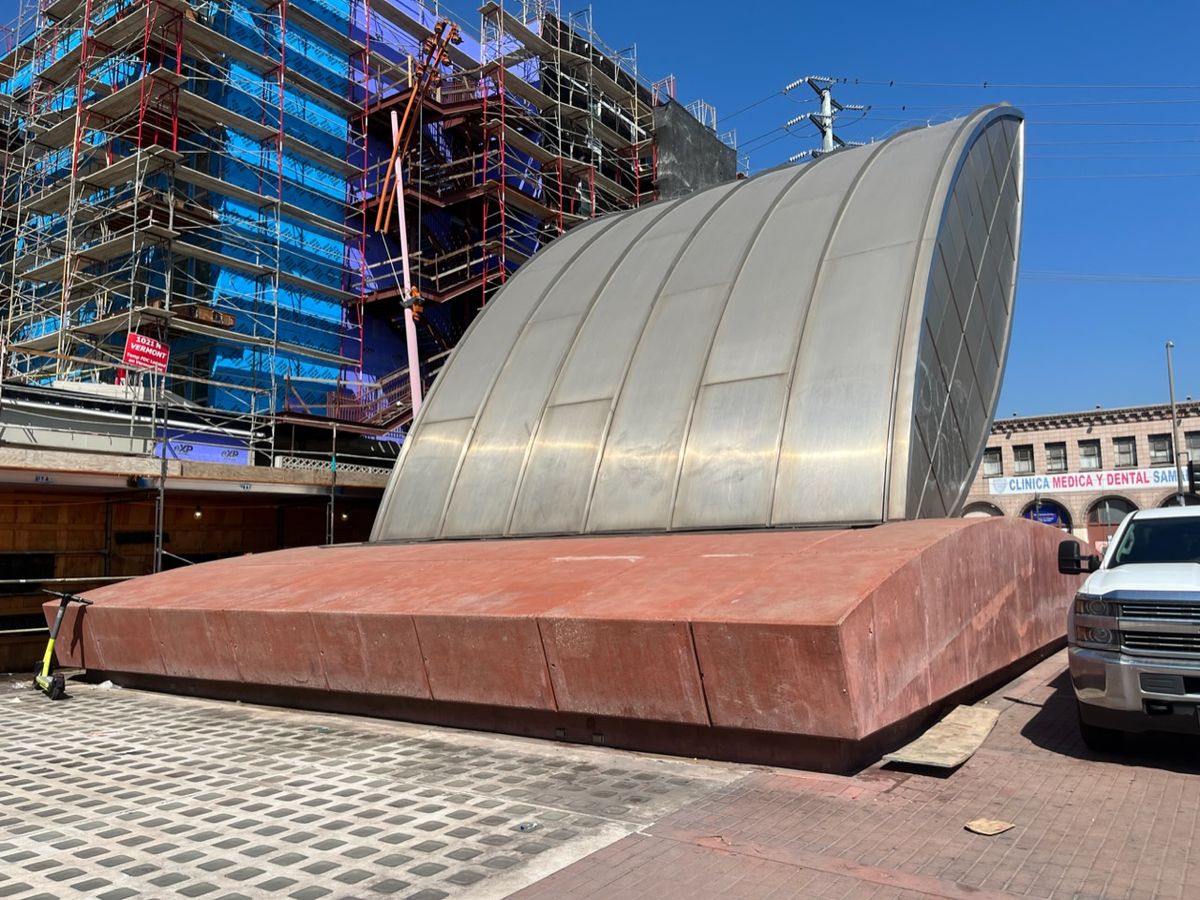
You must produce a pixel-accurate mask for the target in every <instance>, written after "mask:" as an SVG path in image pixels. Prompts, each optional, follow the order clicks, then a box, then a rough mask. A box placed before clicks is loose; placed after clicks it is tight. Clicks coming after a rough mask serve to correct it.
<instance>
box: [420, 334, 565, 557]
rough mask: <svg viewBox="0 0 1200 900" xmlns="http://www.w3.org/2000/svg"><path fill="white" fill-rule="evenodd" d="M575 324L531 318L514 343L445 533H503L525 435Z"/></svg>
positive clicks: (467, 460)
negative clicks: (538, 320)
mask: <svg viewBox="0 0 1200 900" xmlns="http://www.w3.org/2000/svg"><path fill="white" fill-rule="evenodd" d="M578 324H579V316H577V315H575V316H562V317H560V318H557V319H547V320H543V321H541V322H534V323H530V324H529V325H528V326H527V327H526V328H525V330H524V331H523V332H522V333H521V336H520V337H519V338H518V339H517V342H516V344H514V345H513V352H512V354H511V355H510V356H509V358H508V362H507V364H506V365H505V367H504V371H503V372H501V373H500V377H499V379H497V381H496V386H495V389H494V390H493V391H492V395H491V397H489V399H488V403H487V405H486V406H485V407H484V409H483V415H482V416H481V417H480V419H479V422H478V424H477V425H476V427H475V433H474V434H473V435H472V437H471V442H470V444H469V445H468V447H467V453H466V456H465V457H464V459H463V463H462V470H461V471H460V472H459V475H458V479H457V481H456V482H455V484H454V487H453V493H452V495H451V499H450V508H449V510H448V511H447V513H446V523H445V526H444V528H443V530H442V534H443V535H444V536H445V537H460V536H463V535H470V534H475V535H500V534H503V533H504V530H505V528H506V526H507V525H508V512H509V508H510V507H511V505H512V498H513V495H514V494H515V492H516V488H517V478H518V477H519V476H520V474H521V466H522V463H523V462H524V460H525V453H526V451H527V449H528V447H529V438H530V435H531V434H532V432H533V429H534V428H535V427H536V425H537V420H538V419H539V418H540V417H541V414H542V407H543V404H544V403H545V399H546V394H547V393H548V392H549V390H550V382H551V380H552V379H553V378H554V375H555V373H556V372H557V370H558V363H559V361H560V360H561V359H562V358H563V356H564V355H565V354H566V352H567V348H568V346H569V345H570V341H571V338H572V337H573V336H574V335H575V329H576V327H577V326H578Z"/></svg>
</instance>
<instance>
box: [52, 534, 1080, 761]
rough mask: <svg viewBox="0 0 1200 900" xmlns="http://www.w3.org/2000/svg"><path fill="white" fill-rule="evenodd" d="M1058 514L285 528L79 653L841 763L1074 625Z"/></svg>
mask: <svg viewBox="0 0 1200 900" xmlns="http://www.w3.org/2000/svg"><path fill="white" fill-rule="evenodd" d="M1060 537H1061V532H1059V531H1057V530H1055V529H1052V528H1049V527H1047V526H1043V525H1037V524H1034V523H1031V522H1027V521H1025V520H1020V519H1010V518H1004V519H1001V518H996V519H947V520H927V521H916V522H901V523H895V524H891V525H885V526H880V527H877V528H870V529H861V530H852V531H791V532H788V531H772V532H753V533H751V532H740V533H727V534H709V533H705V534H675V535H641V536H635V537H604V538H597V537H587V538H551V539H545V540H522V541H513V540H505V541H471V542H445V543H434V544H367V545H353V546H340V547H331V548H324V547H311V548H303V549H297V550H284V551H280V552H277V553H268V554H263V555H259V556H244V557H240V558H237V559H232V560H224V561H221V562H215V563H208V564H205V565H200V566H195V567H192V568H185V569H176V570H174V571H171V572H166V573H163V574H161V575H154V576H149V577H146V578H140V579H137V580H136V581H132V582H126V583H124V584H119V585H112V586H109V587H105V588H101V589H99V590H97V591H93V592H91V593H90V594H89V595H88V596H89V597H90V598H91V599H93V600H95V601H96V605H95V606H93V607H90V608H89V609H87V610H86V611H84V612H79V611H73V612H72V614H71V615H72V618H70V619H68V621H67V622H66V623H64V630H63V634H62V636H61V637H60V640H59V648H58V652H59V657H60V660H61V661H62V663H63V664H64V665H74V666H85V667H87V668H88V669H93V670H101V671H103V672H105V673H121V675H122V678H124V679H125V680H126V681H127V682H129V683H135V682H136V683H139V684H144V685H151V686H155V685H157V686H162V687H168V686H173V687H175V688H176V689H183V690H194V691H199V692H202V693H207V694H220V695H224V696H231V697H232V696H236V697H239V698H241V699H246V700H255V701H260V702H272V701H275V702H285V703H296V704H299V705H305V706H320V707H323V708H330V705H331V704H330V703H328V702H325V701H328V700H330V699H334V700H335V701H336V702H334V703H333V704H332V706H333V708H347V709H349V708H351V707H353V708H355V709H356V710H358V711H367V712H371V713H374V714H378V715H390V716H395V717H397V718H412V719H418V720H421V721H444V722H447V723H449V724H464V725H470V726H472V727H496V728H498V729H501V730H505V731H517V732H522V731H529V732H530V733H538V734H544V733H546V732H548V731H550V730H551V729H553V731H554V733H555V734H556V735H559V736H569V737H570V738H571V739H576V740H591V739H593V737H592V733H589V725H588V722H589V720H603V721H605V722H606V723H608V728H609V733H618V734H620V735H622V737H620V738H618V739H617V740H611V739H610V740H606V742H607V743H619V744H621V745H626V746H644V747H647V748H649V747H651V746H652V745H656V744H662V743H663V742H664V741H663V740H658V739H654V738H653V737H652V735H654V734H658V735H660V737H661V736H662V735H668V734H669V735H672V736H673V737H671V738H670V739H669V740H666V744H667V745H668V746H667V747H662V746H656V747H655V749H671V750H673V751H674V752H684V753H692V754H697V755H698V754H701V753H703V752H704V751H705V750H706V749H715V750H717V752H715V753H711V754H709V755H719V756H735V757H736V756H742V757H743V758H750V757H752V756H754V755H755V754H753V753H749V752H747V753H742V754H739V753H738V751H737V750H736V744H737V742H738V741H737V740H734V738H735V737H736V736H737V735H742V736H743V737H742V738H741V741H742V743H744V744H754V743H755V742H756V741H758V742H759V743H760V744H761V743H762V742H764V741H765V742H766V743H767V744H772V743H778V742H782V743H783V744H784V745H788V744H792V743H795V742H796V740H797V739H803V740H804V741H805V742H807V743H808V744H810V745H812V746H813V747H814V748H819V747H824V750H819V751H818V752H817V753H816V756H817V757H820V756H821V755H822V754H823V755H825V756H827V757H829V759H828V764H829V767H835V768H841V767H843V765H844V763H845V760H846V758H847V754H849V755H850V756H854V755H857V754H854V753H853V752H850V751H848V750H847V748H851V750H852V748H853V747H854V746H855V745H859V744H863V745H864V746H865V744H864V742H866V741H867V739H868V738H871V737H872V736H874V740H873V741H871V742H870V743H872V744H874V743H877V742H878V740H879V736H880V735H888V736H890V739H892V740H894V741H899V740H901V739H902V738H903V735H902V734H901V733H900V732H901V731H903V730H904V726H905V724H906V723H909V724H910V725H911V723H916V722H918V721H919V720H921V719H922V717H923V716H924V715H925V714H927V713H928V711H929V710H930V709H931V708H933V707H936V706H938V705H939V704H940V703H942V702H943V701H945V700H946V699H947V698H951V697H953V696H955V695H957V694H959V693H960V692H961V691H962V690H963V689H964V688H966V687H968V686H970V685H972V684H975V683H977V682H979V681H981V680H983V679H986V678H988V677H989V676H992V675H994V674H996V673H998V672H1000V671H1002V670H1004V669H1005V668H1006V667H1009V666H1010V665H1011V664H1012V663H1014V661H1016V660H1019V659H1022V658H1024V657H1027V656H1030V655H1031V654H1034V653H1036V652H1037V651H1039V650H1040V649H1042V648H1045V647H1047V646H1049V645H1051V644H1053V643H1054V642H1055V641H1056V640H1057V639H1060V638H1061V636H1062V633H1063V629H1064V625H1065V617H1066V606H1067V604H1068V603H1069V602H1070V599H1071V597H1072V596H1073V594H1074V591H1075V588H1076V586H1077V584H1078V581H1079V579H1078V578H1076V577H1064V576H1061V575H1059V574H1058V572H1057V569H1056V565H1055V559H1056V548H1057V543H1058V540H1059V539H1060ZM51 607H52V604H47V615H50V614H51V613H52V610H51ZM73 610H77V608H74V607H73ZM322 696H324V697H325V701H320V702H319V701H318V700H317V699H316V698H318V697H322ZM339 698H340V699H339ZM351 698H359V699H358V700H351ZM522 722H528V723H530V724H529V726H528V727H523V726H521V724H520V723H522ZM560 722H561V723H564V724H557V723H560ZM568 727H570V730H571V731H572V732H574V733H572V734H570V735H567V734H565V732H566V731H567V729H568ZM590 727H592V728H595V725H594V724H593V725H592V726H590ZM560 731H561V732H564V733H563V734H560ZM593 733H594V734H605V732H603V731H596V732H593ZM717 735H725V736H726V737H730V740H732V741H733V744H734V747H733V748H732V749H730V748H727V747H724V746H723V742H722V741H719V740H717V739H716V736H717ZM756 736H757V737H756ZM602 739H604V738H602ZM710 745H711V747H710ZM718 745H722V746H721V747H718ZM764 749H765V748H764ZM806 764H808V765H816V766H817V767H825V766H821V765H820V764H819V761H818V762H813V761H808V762H806Z"/></svg>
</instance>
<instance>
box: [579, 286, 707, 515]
mask: <svg viewBox="0 0 1200 900" xmlns="http://www.w3.org/2000/svg"><path fill="white" fill-rule="evenodd" d="M725 296H726V288H725V286H724V285H713V286H710V287H706V288H698V289H696V290H693V291H689V292H687V293H684V294H675V295H673V296H670V297H660V298H659V299H658V302H657V303H656V304H655V305H654V311H653V313H652V314H651V317H650V321H649V322H647V323H646V330H645V333H644V334H643V337H642V340H641V342H640V343H639V345H638V349H637V353H636V355H635V356H634V359H633V362H632V364H631V365H630V368H629V376H628V377H627V378H626V380H625V385H624V387H623V388H622V390H621V396H620V399H619V400H618V401H617V408H616V412H615V413H614V415H613V421H612V427H611V429H610V431H609V435H608V442H607V444H606V445H605V448H604V456H603V458H602V459H601V461H600V471H599V474H598V475H597V478H596V490H595V493H594V495H593V497H592V507H591V510H589V512H588V530H590V531H613V530H623V529H635V530H638V529H655V528H666V527H667V526H668V525H669V524H670V521H671V500H672V495H673V492H674V486H675V475H676V473H677V471H678V466H679V452H680V449H681V447H682V443H683V435H684V428H685V426H686V424H687V416H688V411H689V409H690V408H691V403H692V398H693V397H694V396H695V392H696V387H697V385H698V384H699V382H700V374H701V371H702V366H703V365H704V359H705V354H706V352H707V350H708V346H709V343H710V342H711V340H712V330H713V327H714V325H715V321H714V320H715V316H716V313H717V311H719V309H720V304H722V303H723V301H724V298H725Z"/></svg>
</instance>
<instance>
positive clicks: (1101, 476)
mask: <svg viewBox="0 0 1200 900" xmlns="http://www.w3.org/2000/svg"><path fill="white" fill-rule="evenodd" d="M1176 412H1177V414H1178V416H1179V428H1178V434H1179V444H1180V447H1179V450H1180V451H1181V452H1180V454H1179V459H1178V460H1177V459H1176V452H1175V439H1174V435H1173V429H1172V428H1171V409H1170V407H1169V406H1167V405H1165V404H1163V405H1158V406H1130V407H1124V408H1119V409H1095V410H1088V411H1084V412H1070V413H1059V414H1054V415H1047V416H1022V417H1016V416H1014V417H1012V418H1008V419H999V420H997V421H996V422H995V423H994V424H993V425H992V436H991V438H990V439H989V441H988V445H987V449H986V450H985V451H984V457H983V461H982V463H981V464H980V466H979V471H978V473H977V474H976V476H975V483H974V484H973V485H972V487H971V491H970V494H969V495H968V497H967V502H966V505H965V506H964V507H963V515H964V516H979V515H1005V516H1025V517H1026V518H1031V519H1038V520H1040V521H1042V522H1045V523H1047V524H1049V525H1057V526H1058V527H1060V528H1062V529H1063V530H1064V531H1070V532H1072V533H1073V534H1075V535H1076V536H1077V537H1080V538H1084V539H1086V540H1089V541H1091V542H1092V543H1094V544H1097V543H1098V544H1101V545H1103V544H1104V543H1105V542H1107V540H1108V539H1109V538H1110V537H1111V536H1112V533H1113V531H1114V530H1115V529H1116V526H1117V525H1118V524H1120V521H1121V519H1122V518H1123V517H1124V516H1125V514H1126V513H1128V512H1130V511H1131V510H1133V509H1144V508H1147V507H1154V506H1167V505H1170V504H1174V503H1178V502H1180V501H1181V497H1180V494H1179V491H1178V478H1177V464H1178V466H1185V465H1186V463H1187V461H1188V460H1189V459H1200V403H1198V402H1194V401H1192V400H1190V399H1189V400H1187V401H1186V402H1184V403H1180V404H1178V405H1177V407H1176ZM1182 500H1183V501H1184V502H1188V503H1195V502H1198V501H1197V500H1196V498H1194V497H1183V498H1182Z"/></svg>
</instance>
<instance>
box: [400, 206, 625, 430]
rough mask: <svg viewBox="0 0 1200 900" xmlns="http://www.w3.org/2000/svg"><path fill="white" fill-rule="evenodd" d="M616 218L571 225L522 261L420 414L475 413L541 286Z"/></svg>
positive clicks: (438, 417) (434, 417)
mask: <svg viewBox="0 0 1200 900" xmlns="http://www.w3.org/2000/svg"><path fill="white" fill-rule="evenodd" d="M617 222H622V218H621V217H617V218H614V219H612V220H601V221H600V222H598V223H597V224H594V225H590V226H585V227H583V228H580V229H579V230H577V231H572V232H570V233H569V234H566V235H564V236H563V237H562V238H561V239H560V240H557V241H555V242H554V243H552V244H551V245H550V246H549V247H547V248H546V250H545V252H543V253H539V254H537V255H536V256H535V257H534V258H533V259H531V260H530V261H529V262H528V263H526V264H525V266H524V268H522V269H521V274H520V281H518V280H517V278H513V279H512V280H510V281H509V282H508V284H507V285H506V286H505V288H504V290H502V291H501V292H500V293H499V294H498V295H497V296H496V297H495V298H494V299H493V300H492V302H491V303H490V304H488V307H487V309H486V310H484V313H483V314H482V317H481V319H480V321H479V325H478V327H477V328H476V329H475V330H476V331H478V332H481V333H482V335H483V338H482V339H481V340H470V341H463V342H462V343H461V344H460V345H459V346H458V348H457V349H456V351H455V356H454V359H453V360H452V362H451V363H449V364H448V365H446V366H445V367H444V368H443V369H442V372H441V374H440V375H439V376H438V385H437V388H436V390H435V391H434V392H433V393H432V394H431V396H430V398H429V401H428V403H427V404H426V408H425V409H424V410H422V415H423V418H424V419H425V420H427V421H430V422H444V421H449V420H452V419H461V418H464V417H467V416H471V417H473V416H475V415H476V414H477V413H478V411H479V407H480V405H481V404H482V403H483V400H484V398H485V397H486V396H487V393H488V390H489V389H490V388H491V386H492V382H493V380H494V379H495V378H496V375H497V374H498V373H499V372H500V369H501V367H502V366H503V365H504V362H505V360H507V359H508V355H509V352H510V351H511V350H512V348H513V344H515V343H516V341H517V337H518V336H519V335H520V333H521V329H522V328H524V327H525V323H526V320H527V319H528V318H529V316H530V315H531V314H532V312H533V310H534V309H535V308H536V307H537V306H538V304H539V303H540V302H541V301H542V297H543V296H544V295H545V293H546V291H547V290H549V288H550V287H551V286H552V285H553V284H554V283H555V282H556V281H557V280H558V279H560V278H561V277H563V275H564V273H565V271H566V270H567V269H568V268H569V266H570V264H571V261H572V260H573V258H574V256H575V254H576V253H578V252H579V251H581V250H582V249H583V248H584V247H586V246H587V245H588V244H590V243H591V241H592V240H594V239H595V238H597V237H599V236H600V235H601V234H603V233H604V231H605V229H607V228H611V227H613V225H615V224H616V223H617Z"/></svg>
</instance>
